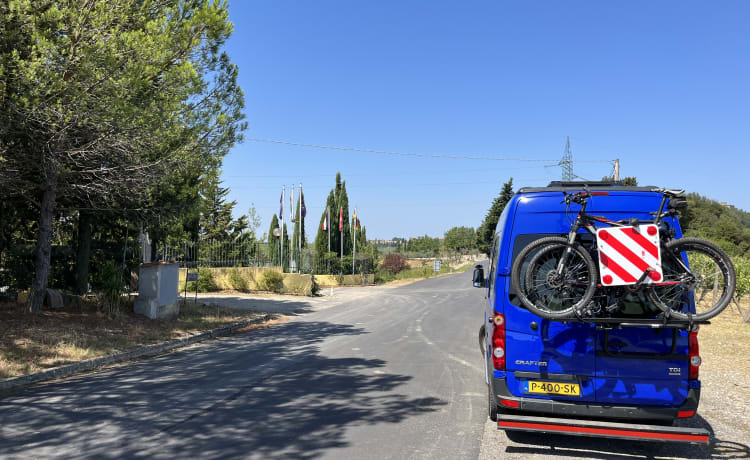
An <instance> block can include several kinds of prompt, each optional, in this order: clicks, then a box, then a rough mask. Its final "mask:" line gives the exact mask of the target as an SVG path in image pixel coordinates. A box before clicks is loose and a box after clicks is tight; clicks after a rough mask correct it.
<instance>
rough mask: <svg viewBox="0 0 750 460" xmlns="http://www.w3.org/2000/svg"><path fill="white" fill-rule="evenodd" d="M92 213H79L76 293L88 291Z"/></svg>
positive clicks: (81, 293) (80, 293)
mask: <svg viewBox="0 0 750 460" xmlns="http://www.w3.org/2000/svg"><path fill="white" fill-rule="evenodd" d="M92 217H93V216H92V215H91V214H90V213H89V212H87V211H80V214H79V215H78V255H77V260H76V293H77V294H79V295H83V294H85V293H86V292H88V285H89V256H90V254H91V221H92V220H93V219H92Z"/></svg>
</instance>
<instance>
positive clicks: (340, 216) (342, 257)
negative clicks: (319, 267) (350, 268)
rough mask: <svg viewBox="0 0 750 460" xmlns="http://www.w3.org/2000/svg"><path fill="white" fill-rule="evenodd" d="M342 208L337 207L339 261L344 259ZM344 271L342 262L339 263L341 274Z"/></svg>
mask: <svg viewBox="0 0 750 460" xmlns="http://www.w3.org/2000/svg"><path fill="white" fill-rule="evenodd" d="M343 220H344V208H341V207H339V238H341V262H343V261H344V222H343ZM343 273H344V264H343V263H342V264H341V274H343Z"/></svg>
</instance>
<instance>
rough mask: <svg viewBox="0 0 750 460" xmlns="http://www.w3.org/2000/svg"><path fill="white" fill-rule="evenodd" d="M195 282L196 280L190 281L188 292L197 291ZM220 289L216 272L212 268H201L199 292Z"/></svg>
mask: <svg viewBox="0 0 750 460" xmlns="http://www.w3.org/2000/svg"><path fill="white" fill-rule="evenodd" d="M195 283H196V282H195V281H190V282H189V283H188V285H187V290H188V292H191V291H192V292H195ZM218 290H219V286H218V285H217V284H216V278H214V272H213V271H212V270H200V271H199V273H198V292H213V291H218Z"/></svg>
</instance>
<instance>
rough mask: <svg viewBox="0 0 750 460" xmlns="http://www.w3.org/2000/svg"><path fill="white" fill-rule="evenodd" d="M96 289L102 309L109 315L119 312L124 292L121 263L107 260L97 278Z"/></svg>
mask: <svg viewBox="0 0 750 460" xmlns="http://www.w3.org/2000/svg"><path fill="white" fill-rule="evenodd" d="M94 290H95V291H96V292H97V293H98V294H99V302H100V308H101V310H102V311H103V312H105V313H106V314H107V315H114V314H117V313H118V312H119V310H120V301H121V298H122V293H123V292H124V286H123V284H122V272H121V271H120V265H119V264H117V263H115V262H113V261H107V262H105V263H104V264H103V265H102V267H101V269H100V270H99V273H98V276H97V277H96V279H95V282H94Z"/></svg>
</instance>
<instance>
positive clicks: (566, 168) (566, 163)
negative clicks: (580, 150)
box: [558, 136, 575, 181]
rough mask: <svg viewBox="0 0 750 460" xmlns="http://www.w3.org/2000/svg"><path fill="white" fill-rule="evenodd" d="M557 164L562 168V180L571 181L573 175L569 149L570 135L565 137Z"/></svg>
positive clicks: (571, 154)
mask: <svg viewBox="0 0 750 460" xmlns="http://www.w3.org/2000/svg"><path fill="white" fill-rule="evenodd" d="M558 164H559V165H560V167H561V168H562V180H563V181H572V180H573V177H575V176H574V174H573V153H572V152H571V151H570V136H566V137H565V152H564V153H563V157H562V159H561V160H560V163H558Z"/></svg>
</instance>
